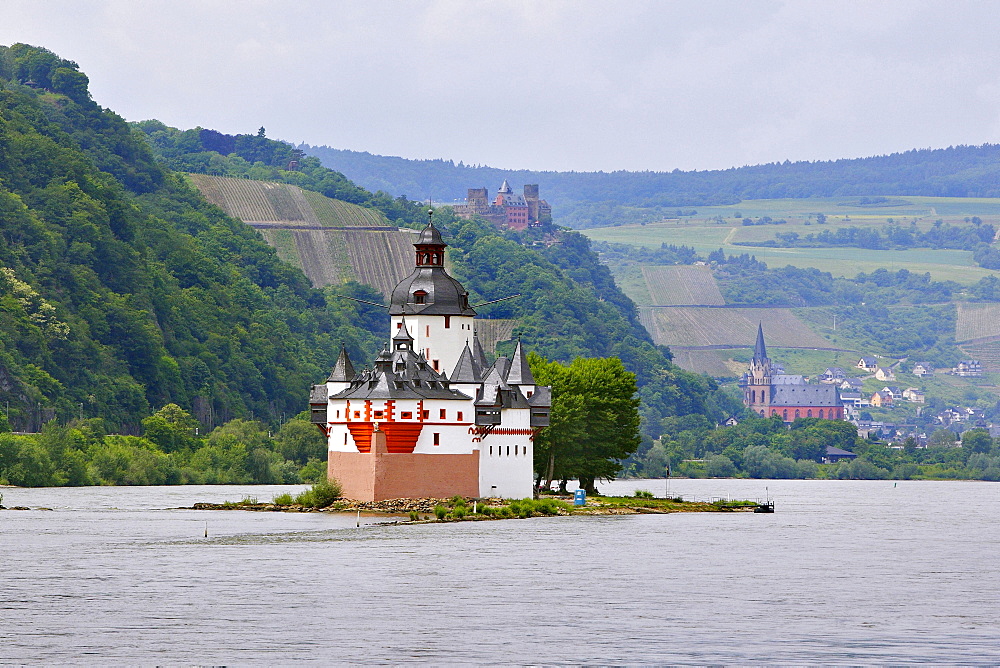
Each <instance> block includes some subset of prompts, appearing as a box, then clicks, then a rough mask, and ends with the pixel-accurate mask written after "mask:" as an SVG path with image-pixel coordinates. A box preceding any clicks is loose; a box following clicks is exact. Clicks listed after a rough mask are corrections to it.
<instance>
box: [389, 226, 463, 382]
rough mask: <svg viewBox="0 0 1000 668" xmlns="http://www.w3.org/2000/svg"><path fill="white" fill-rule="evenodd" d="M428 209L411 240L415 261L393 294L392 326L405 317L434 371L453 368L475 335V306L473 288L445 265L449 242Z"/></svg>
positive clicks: (399, 324)
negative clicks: (471, 299) (471, 300)
mask: <svg viewBox="0 0 1000 668" xmlns="http://www.w3.org/2000/svg"><path fill="white" fill-rule="evenodd" d="M431 216H433V211H428V222H427V227H425V228H424V229H423V230H422V231H421V232H420V236H419V237H417V240H416V241H415V242H414V243H413V246H414V249H415V251H416V262H415V264H414V267H413V271H412V272H411V273H410V275H409V276H407V277H406V278H404V279H403V280H402V281H400V283H399V285H397V286H396V287H395V288H394V289H393V291H392V296H391V297H390V299H389V315H390V316H391V319H392V327H393V330H394V331H395V330H398V329H401V328H402V327H403V318H404V317H405V318H406V324H407V325H408V327H409V328H410V334H411V336H412V337H413V348H414V350H416V351H417V352H422V353H423V354H424V357H425V358H426V359H427V361H428V362H429V363H430V364H431V366H432V367H433V368H434V370H436V371H446V370H451V369H453V368H454V367H455V364H457V363H458V360H459V357H461V355H462V350H463V349H464V347H465V342H466V341H467V340H468V339H469V337H471V336H472V334H473V318H474V317H475V315H476V311H475V309H473V308H472V307H471V306H469V292H468V291H467V290H466V289H465V288H464V287H462V284H461V283H459V282H458V281H457V280H455V279H454V278H452V277H451V276H450V275H449V274H448V272H447V270H446V269H445V267H444V249H445V248H447V246H448V244H446V243H445V242H444V241H443V240H442V239H441V233H440V232H439V231H438V229H437V228H436V227H434V222H433V220H432V218H431Z"/></svg>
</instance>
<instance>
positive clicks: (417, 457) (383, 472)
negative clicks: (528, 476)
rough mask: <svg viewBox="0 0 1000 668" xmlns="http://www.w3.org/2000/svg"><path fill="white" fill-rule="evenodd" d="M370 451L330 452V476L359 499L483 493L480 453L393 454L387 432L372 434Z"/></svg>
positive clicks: (346, 494) (346, 493)
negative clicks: (480, 474) (388, 447)
mask: <svg viewBox="0 0 1000 668" xmlns="http://www.w3.org/2000/svg"><path fill="white" fill-rule="evenodd" d="M371 443H372V447H371V451H370V452H330V453H329V459H328V460H327V475H329V476H330V477H331V478H336V479H337V480H338V481H339V482H340V484H341V488H342V491H341V495H342V496H343V497H344V498H347V499H354V500H355V501H385V500H386V499H417V498H428V497H429V498H438V499H443V498H448V497H452V496H455V495H456V494H457V495H458V496H465V497H477V496H479V452H478V451H474V452H472V453H470V454H467V455H450V454H441V455H438V454H417V453H390V452H388V450H387V449H386V443H385V432H382V431H375V432H373V433H372V440H371Z"/></svg>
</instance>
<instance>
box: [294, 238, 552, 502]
mask: <svg viewBox="0 0 1000 668" xmlns="http://www.w3.org/2000/svg"><path fill="white" fill-rule="evenodd" d="M413 245H414V247H415V249H416V265H415V267H414V269H413V272H412V273H411V274H410V275H409V276H407V277H406V278H405V279H403V280H402V281H401V282H400V283H399V284H398V285H397V286H396V288H395V289H394V290H393V291H392V296H391V298H390V305H389V316H390V336H391V339H392V342H391V345H387V346H386V347H385V348H384V349H383V350H382V352H381V353H380V354H379V355H378V357H377V358H376V359H375V361H374V365H373V366H372V367H371V368H368V369H364V370H362V371H361V372H356V371H355V370H354V366H353V364H352V363H351V360H350V358H349V357H348V355H347V352H346V350H341V353H340V357H339V359H338V360H337V363H336V366H335V367H334V369H333V372H332V373H331V374H330V377H329V378H328V379H327V381H326V382H325V383H323V384H320V385H314V386H313V390H312V395H311V397H310V405H311V409H312V421H313V422H314V423H315V424H316V425H317V426H319V428H320V430H322V431H323V433H324V434H325V435H326V437H327V447H328V464H327V469H328V474H329V475H330V476H331V477H334V478H337V479H338V480H339V481H340V482H341V484H342V486H343V494H344V496H345V497H348V498H352V499H358V500H362V501H375V500H384V499H392V498H407V497H409V498H415V497H438V498H441V497H449V496H453V495H456V494H458V495H461V496H470V497H477V496H478V497H506V498H524V497H529V496H531V495H532V492H533V489H532V488H533V482H534V479H533V456H534V454H533V448H532V440H533V437H534V434H535V431H536V430H537V429H538V428H540V427H545V426H548V423H549V409H550V406H551V403H552V402H551V388H549V387H539V386H536V385H535V381H534V378H533V377H532V375H531V369H530V368H529V366H528V361H527V356H526V354H525V351H524V348H523V347H522V345H521V342H520V341H518V343H517V346H516V348H515V349H514V354H513V356H512V357H511V358H510V359H508V358H506V357H499V358H497V359H496V361H495V362H494V363H493V364H490V363H489V362H488V361H487V359H486V355H485V353H484V351H483V349H482V346H481V345H480V344H479V339H478V337H477V336H476V330H475V324H476V320H475V316H476V311H475V309H474V308H473V307H472V306H470V305H469V293H468V292H467V291H466V290H465V288H463V287H462V285H461V283H459V282H458V281H457V280H455V279H454V278H452V277H451V276H449V275H448V272H447V271H445V268H444V249H445V248H446V246H447V244H445V243H444V241H443V240H442V239H441V234H440V233H439V232H438V230H437V229H436V228H435V227H434V225H433V223H428V225H427V227H425V228H424V230H423V231H422V232H421V233H420V236H419V237H418V239H417V241H415V242H414V244H413Z"/></svg>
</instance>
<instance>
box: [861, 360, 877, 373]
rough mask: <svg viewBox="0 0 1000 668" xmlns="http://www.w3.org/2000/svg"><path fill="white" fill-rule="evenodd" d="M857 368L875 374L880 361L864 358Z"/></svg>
mask: <svg viewBox="0 0 1000 668" xmlns="http://www.w3.org/2000/svg"><path fill="white" fill-rule="evenodd" d="M857 367H858V368H859V369H864V370H865V371H867V372H868V373H875V370H876V369H877V368H878V360H876V359H875V358H874V357H862V358H861V359H860V360H858V364H857Z"/></svg>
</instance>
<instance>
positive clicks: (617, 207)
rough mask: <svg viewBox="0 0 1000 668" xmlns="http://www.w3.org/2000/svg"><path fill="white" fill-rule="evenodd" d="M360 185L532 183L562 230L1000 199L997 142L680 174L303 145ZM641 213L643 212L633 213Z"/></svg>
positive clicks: (415, 192)
mask: <svg viewBox="0 0 1000 668" xmlns="http://www.w3.org/2000/svg"><path fill="white" fill-rule="evenodd" d="M299 148H301V149H302V150H303V151H305V152H306V153H307V154H309V155H313V156H316V157H318V158H319V159H320V160H322V162H323V164H324V165H326V166H327V167H330V168H331V169H336V170H339V171H341V172H343V173H344V174H346V175H347V176H348V178H350V179H352V180H353V181H355V182H357V183H359V184H361V185H362V186H365V187H367V188H373V189H379V190H384V191H386V192H388V193H392V194H394V195H402V194H406V195H408V196H410V197H413V198H417V199H426V198H428V197H433V198H434V199H435V200H439V201H444V202H448V201H452V200H464V199H465V196H466V191H467V189H468V188H477V187H482V186H486V187H487V188H489V189H490V190H491V191H495V189H496V188H497V187H499V185H500V184H501V183H502V182H503V180H504V179H508V180H509V181H510V183H511V184H513V185H515V187H517V186H519V185H520V184H524V183H537V184H539V185H540V187H541V195H542V197H544V198H545V199H547V200H548V201H549V202H550V203H551V204H552V205H553V207H554V209H555V210H554V212H553V213H554V215H555V216H556V217H557V218H558V219H559V221H560V222H561V223H563V224H567V225H570V226H572V227H576V228H584V227H591V226H602V225H611V224H615V223H618V224H621V223H623V222H628V221H635V222H638V221H639V220H641V219H649V218H655V217H657V216H661V217H662V216H663V215H667V214H669V213H673V212H674V210H675V209H676V208H678V207H689V206H704V205H707V204H732V203H736V202H739V201H741V200H746V199H765V198H782V197H835V196H842V195H876V196H878V195H926V196H947V197H997V196H1000V145H997V144H983V145H982V146H954V147H949V148H946V149H915V150H912V151H907V152H905V153H894V154H892V155H884V156H874V157H868V158H855V159H845V160H833V161H815V162H807V161H803V162H794V163H793V162H788V161H785V162H783V163H780V164H779V163H770V164H766V165H753V166H746V167H739V168H732V169H724V170H711V171H692V172H682V171H680V170H674V171H672V172H625V171H618V172H545V171H530V170H503V169H496V168H493V167H483V166H478V165H477V166H472V165H465V164H462V163H458V164H455V163H454V162H453V161H451V160H407V159H404V158H396V157H388V156H379V155H372V154H370V153H362V152H357V151H346V150H341V149H334V148H330V147H328V146H309V145H306V144H303V145H301V146H300V147H299ZM636 208H639V209H641V211H636V210H635V209H636Z"/></svg>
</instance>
